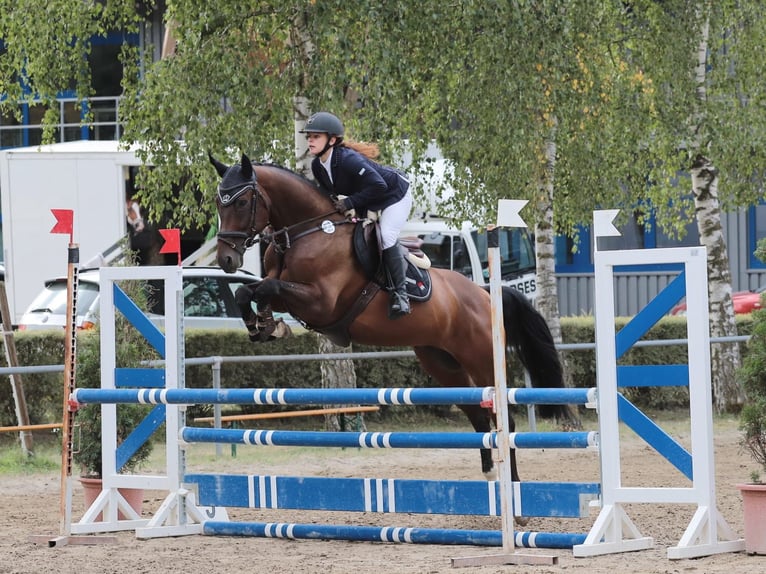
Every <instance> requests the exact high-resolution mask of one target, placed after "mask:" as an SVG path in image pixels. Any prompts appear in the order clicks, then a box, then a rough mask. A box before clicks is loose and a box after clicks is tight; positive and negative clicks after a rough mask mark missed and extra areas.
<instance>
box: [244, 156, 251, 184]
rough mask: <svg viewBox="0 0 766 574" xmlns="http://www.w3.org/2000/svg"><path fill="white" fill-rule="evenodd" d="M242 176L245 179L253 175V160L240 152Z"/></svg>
mask: <svg viewBox="0 0 766 574" xmlns="http://www.w3.org/2000/svg"><path fill="white" fill-rule="evenodd" d="M242 176H243V177H244V178H245V179H252V177H253V162H251V161H250V159H249V158H248V157H247V156H246V155H245V154H244V153H243V154H242Z"/></svg>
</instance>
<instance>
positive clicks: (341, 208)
mask: <svg viewBox="0 0 766 574" xmlns="http://www.w3.org/2000/svg"><path fill="white" fill-rule="evenodd" d="M333 207H335V211H337V212H338V213H346V212H347V211H348V210H349V207H348V206H347V205H346V202H345V201H344V200H342V199H336V200H335V201H333Z"/></svg>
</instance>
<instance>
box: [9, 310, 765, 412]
mask: <svg viewBox="0 0 766 574" xmlns="http://www.w3.org/2000/svg"><path fill="white" fill-rule="evenodd" d="M616 323H617V325H616V326H617V328H618V329H619V328H620V327H622V326H623V325H625V324H626V323H627V319H623V318H618V319H617V320H616ZM737 325H738V330H739V333H740V335H748V334H749V333H750V331H751V328H752V322H751V320H750V318H749V316H742V317H737ZM561 326H562V338H563V340H564V342H565V343H588V342H593V341H594V340H595V336H594V324H593V317H588V316H584V317H565V318H562V320H561ZM88 336H91V335H90V334H89V333H81V334H80V335H79V337H88ZM685 336H686V322H685V319H683V318H678V317H666V318H663V319H662V320H661V321H660V322H659V323H658V324H657V325H655V327H654V328H653V329H652V330H651V331H650V332H649V333H648V334H647V337H646V338H648V339H683V338H685ZM15 342H16V350H17V355H18V359H19V363H20V364H21V365H62V364H63V362H64V360H63V358H64V333H63V331H35V332H18V333H16V335H15ZM185 347H186V348H185V351H186V357H187V358H193V357H211V356H222V357H229V356H250V355H301V354H316V353H317V338H316V335H314V334H312V333H307V334H303V335H299V336H296V337H292V338H289V339H282V340H278V341H272V342H270V343H264V344H254V343H250V342H249V340H248V338H247V336H246V335H245V334H244V333H243V332H241V331H200V330H189V331H187V332H186V345H185ZM741 347H742V350H743V354H744V353H745V352H746V345H744V344H743V345H741ZM353 350H354V351H355V352H366V351H390V350H402V349H401V348H400V349H392V348H381V347H371V346H364V345H354V347H353ZM561 356H562V358H563V359H564V361H565V363H566V372H567V384H569V385H571V386H576V387H590V386H595V384H596V373H595V365H596V361H595V351H594V350H584V351H582V350H577V351H562V352H561ZM685 362H687V360H686V347H685V346H683V345H674V346H661V347H644V348H635V349H632V350H631V351H630V352H629V353H627V355H626V356H625V357H624V358H622V359H621V360H620V364H625V365H630V364H677V363H685ZM0 364H2V365H3V366H6V363H5V362H4V360H3V361H0ZM354 366H355V370H356V376H357V386H358V387H360V388H380V387H424V386H431V385H433V382H432V381H431V380H430V379H429V377H428V376H427V375H426V374H425V373H424V372H423V371H422V370H421V369H420V367H419V366H418V364H417V361H416V359H415V358H414V357H412V358H398V359H386V360H379V359H362V360H355V361H354ZM509 369H510V371H511V373H512V374H513V378H512V380H511V383H510V384H515V385H523V378H522V377H521V376H520V374H519V370H518V368H517V367H516V366H515V365H514V364H513V362H512V361H509ZM22 379H23V383H24V393H25V397H26V402H27V408H28V412H29V417H30V421H31V422H32V423H33V424H36V423H46V422H54V421H58V420H60V418H61V405H62V396H61V393H62V388H63V382H62V381H63V378H62V374H61V373H60V372H59V373H44V374H25V375H24V376H23V377H22ZM211 381H212V369H211V367H210V365H197V366H188V367H187V368H186V386H187V387H190V388H203V387H209V386H211V384H212V382H211ZM221 386H222V387H230V388H236V387H240V388H243V387H275V388H291V387H320V386H321V374H320V365H319V362H318V361H292V362H284V363H273V362H269V363H225V364H223V365H222V367H221ZM625 394H626V395H627V396H628V398H630V399H631V400H632V401H633V402H635V403H636V404H637V405H638V406H639V407H642V408H651V409H657V408H677V407H681V406H684V405H686V404H687V400H688V393H687V391H686V389H685V388H683V387H676V388H674V387H662V388H642V389H626V391H625ZM397 408H398V407H397ZM207 410H209V409H205V408H197V409H193V410H191V411H190V415H191V416H196V415H197V414H198V413H200V412H205V411H207ZM243 410H246V411H247V410H254V408H250V409H243ZM435 410H436V411H437V412H443V410H444V409H435ZM382 412H383V414H384V415H385V414H386V409H383V411H382ZM14 424H16V414H15V409H14V401H13V394H12V389H11V385H10V384H6V385H2V386H0V426H8V425H14Z"/></svg>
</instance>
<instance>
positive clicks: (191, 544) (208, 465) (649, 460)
mask: <svg viewBox="0 0 766 574" xmlns="http://www.w3.org/2000/svg"><path fill="white" fill-rule="evenodd" d="M682 434H683V433H682ZM626 436H627V435H626ZM738 437H739V434H738V432H737V430H736V423H734V422H732V421H729V422H724V423H718V424H717V427H716V442H715V446H716V449H715V450H716V480H717V486H718V508H719V510H720V511H721V513H722V515H723V516H724V518H725V519H726V521H727V522H728V523H729V524H730V525H731V526H732V528H734V530H735V531H737V532H738V533H739V534H740V535H741V534H742V524H743V520H742V507H741V500H740V495H739V492H738V491H737V489H736V488H735V486H734V485H735V484H736V483H738V482H742V481H743V480H745V479H746V478H747V477H748V475H749V472H750V470H751V469H752V468H753V464H752V463H751V461H750V459H749V458H748V457H747V455H745V454H743V453H742V452H740V449H739V448H738V446H737V440H738ZM688 438H689V436H688V432H687V433H686V434H685V436H680V437H678V439H679V440H680V441H681V442H682V443H683V442H686V441H688ZM623 445H624V449H623V455H622V465H623V477H624V478H623V483H624V484H625V485H627V486H639V485H682V486H686V485H687V484H688V483H686V482H685V481H684V479H683V478H679V476H680V475H679V474H678V473H677V472H676V471H675V470H674V469H672V468H671V467H670V466H669V465H668V464H667V463H666V462H664V461H663V460H661V459H659V458H658V457H657V456H656V455H655V454H654V453H653V452H652V451H651V450H650V449H649V448H648V447H646V445H644V444H643V443H641V442H640V441H638V440H636V439H634V438H627V439H626V440H624V441H623ZM225 448H226V449H227V450H225V451H224V456H223V457H221V459H219V460H218V461H217V462H216V461H214V460H213V457H212V456H208V457H207V458H206V457H204V456H203V457H202V458H201V461H202V462H201V464H200V465H199V466H197V467H195V468H194V470H199V471H221V472H230V473H248V472H249V473H262V474H287V475H305V476H308V475H323V476H357V477H387V478H404V477H411V478H458V479H461V478H465V479H477V478H479V476H477V475H478V455H477V454H476V453H473V452H468V451H444V450H442V451H415V450H407V449H402V450H388V451H377V450H376V451H370V450H359V449H348V450H339V449H325V450H323V451H322V453H321V454H319V455H317V454H314V453H316V452H317V451H305V450H304V451H298V452H296V453H288V454H285V455H283V454H280V455H277V456H273V457H271V459H273V460H270V461H269V463H268V465H266V464H262V463H260V462H256V463H254V462H253V461H252V460H251V461H248V460H245V459H246V455H245V454H242V453H241V456H238V457H237V458H236V459H233V458H231V457H230V456H229V452H228V447H225ZM240 448H246V447H240ZM519 459H520V468H521V472H522V478H524V479H530V480H553V481H557V480H561V481H565V480H582V481H589V480H597V478H598V473H599V469H598V459H597V455H596V454H595V453H594V452H592V451H591V452H588V451H574V450H565V451H562V450H545V451H542V450H525V451H520V453H519ZM194 462H195V464H196V463H197V460H195V461H194ZM58 483H59V477H58V475H57V474H55V473H50V474H41V475H33V476H11V477H8V476H4V477H0V487H1V489H2V490H1V492H2V494H1V495H0V513H1V514H2V516H5V519H4V520H3V521H2V523H0V572H1V573H19V574H20V573H29V574H33V573H34V574H40V573H47V572H57V573H59V572H60V573H64V574H70V573H71V574H90V573H94V574H95V573H98V574H103V573H131V574H140V573H155V572H169V573H175V572H178V573H181V572H183V573H194V572H203V571H206V570H209V571H215V572H224V573H225V572H256V573H261V572H263V573H272V572H290V573H293V574H308V573H323V574H330V573H350V572H364V573H386V574H399V573H401V574H404V573H413V574H414V573H417V574H424V573H428V574H439V573H446V572H460V571H464V572H481V573H491V572H539V573H546V572H583V573H585V572H587V573H589V574H607V573H608V574H615V573H625V572H641V573H684V574H694V573H704V574H716V573H721V574H723V573H726V574H731V573H734V572H753V573H755V572H763V571H766V557H763V556H748V555H747V554H745V553H744V552H740V553H736V554H722V555H717V556H712V557H706V558H699V559H691V560H679V561H670V560H668V559H667V557H666V551H667V548H668V547H670V546H674V545H675V544H676V543H677V541H678V540H679V538H680V537H681V536H682V534H683V532H684V529H685V528H686V525H687V524H688V521H689V519H690V517H691V515H692V513H693V509H692V508H690V507H688V506H684V505H657V506H653V505H631V506H629V507H628V514H629V516H630V517H631V518H632V519H633V521H634V522H635V524H636V525H637V526H638V528H639V529H640V530H641V532H642V534H643V535H644V536H651V537H653V538H654V540H655V547H654V548H653V549H651V550H645V551H641V552H632V553H625V554H617V555H609V556H600V557H595V558H574V557H573V556H572V554H571V552H570V551H566V550H540V549H535V550H523V549H521V550H519V552H523V553H528V554H530V553H531V554H544V555H550V556H556V557H558V564H556V565H545V566H538V565H536V566H522V565H507V566H481V567H471V568H465V569H461V570H456V569H454V568H453V567H452V566H451V560H450V559H451V558H453V557H466V556H475V555H481V554H494V553H497V552H498V549H493V548H479V547H467V546H423V545H403V544H401V545H400V544H383V543H366V542H338V541H334V542H325V541H303V540H301V541H298V540H282V539H279V540H273V539H248V538H226V537H211V536H190V537H178V538H167V539H154V540H143V541H142V540H137V539H136V538H135V537H134V535H133V533H131V532H121V533H117V534H116V536H117V539H118V542H117V543H116V544H101V545H95V546H64V547H56V548H49V547H48V546H47V545H46V544H34V543H32V542H30V540H29V537H30V535H44V534H50V535H55V534H58V532H59V515H58V507H59V506H58V504H59V495H58ZM162 498H163V495H162V493H159V492H154V491H152V492H147V493H145V497H144V514H145V515H146V516H150V514H151V513H152V512H153V511H154V509H156V508H157V507H158V506H159V504H160V503H161V501H162ZM73 507H74V509H75V518H79V515H80V514H81V513H82V511H83V509H84V508H83V507H84V505H83V502H82V494H81V492H80V488H79V485H78V486H77V487H76V488H75V494H74V500H73ZM327 514H328V513H318V512H308V513H300V514H299V513H297V512H292V513H289V512H283V511H282V512H280V511H252V510H232V511H230V515H231V517H232V518H233V519H243V520H261V521H269V522H271V521H296V522H307V523H311V522H317V523H321V522H332V523H340V524H342V523H354V524H375V525H381V526H382V525H394V526H423V527H433V528H445V527H446V528H471V529H474V528H477V529H485V528H486V529H498V528H499V519H498V518H485V517H478V518H477V517H469V518H466V517H443V516H416V515H409V516H404V515H365V514H354V515H342V514H338V513H332V514H333V516H331V517H329V518H328V517H327ZM594 518H595V513H594V515H593V516H592V517H589V518H586V519H566V520H554V519H542V518H534V519H532V520H531V521H530V523H529V525H528V526H527V527H526V528H525V529H526V530H541V531H570V532H587V531H588V529H589V528H590V526H591V524H592V523H593V520H594Z"/></svg>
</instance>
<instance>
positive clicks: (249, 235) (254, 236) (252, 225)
mask: <svg viewBox="0 0 766 574" xmlns="http://www.w3.org/2000/svg"><path fill="white" fill-rule="evenodd" d="M248 191H252V192H253V194H254V197H253V201H252V207H251V209H250V222H249V224H248V231H219V232H218V233H217V234H216V235H217V237H218V241H220V242H221V243H224V244H225V245H227V246H228V247H230V248H231V249H233V250H234V251H236V252H237V253H238V254H239V255H240V256H242V255H244V253H245V251H247V250H248V249H249V248H251V247H252V246H253V245H255V244H256V243H258V242H260V241H263V242H264V243H272V244H273V245H274V247H275V249H276V250H277V251H278V252H284V251H285V250H287V249H290V247H291V246H292V244H293V243H294V242H295V241H297V240H298V239H300V238H301V237H303V236H305V235H309V234H311V233H314V232H315V231H320V230H322V229H323V227H322V225H315V226H312V227H309V228H308V229H304V230H303V231H302V232H300V233H298V234H297V235H294V236H292V237H291V236H290V231H291V230H294V229H296V228H298V227H301V226H304V225H305V224H307V223H311V222H314V221H318V220H320V219H324V218H326V217H330V216H332V215H335V214H336V212H335V211H334V210H333V211H329V212H327V213H324V214H322V215H318V216H315V217H312V218H310V219H306V220H304V221H300V222H298V223H295V224H293V225H289V226H287V227H284V228H282V229H278V230H275V231H273V232H271V233H261V231H262V230H263V229H265V228H266V227H268V226H269V222H268V220H267V221H266V223H265V224H264V225H263V226H262V227H261V229H258V226H257V223H256V207H257V204H258V200H260V201H261V202H262V203H263V207H264V208H265V209H266V213H271V200H270V199H269V196H268V195H267V194H266V193H265V192H264V191H263V189H262V188H261V186H260V185H258V182H257V181H256V179H255V174H253V179H252V181H251V182H248V183H247V184H246V185H244V186H242V187H240V188H239V189H237V190H236V191H234V192H230V191H229V190H222V189H221V186H220V184H219V185H218V196H217V198H216V200H217V202H218V204H219V205H220V206H222V207H229V206H230V205H231V204H232V203H234V202H235V201H236V200H237V199H238V198H239V197H241V196H242V195H243V194H245V193H247V192H248ZM332 223H333V224H334V225H341V224H344V223H351V221H350V220H348V219H345V218H344V219H343V220H341V221H333V222H332ZM280 238H282V239H281V241H280ZM237 240H242V244H241V246H240V245H237Z"/></svg>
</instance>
